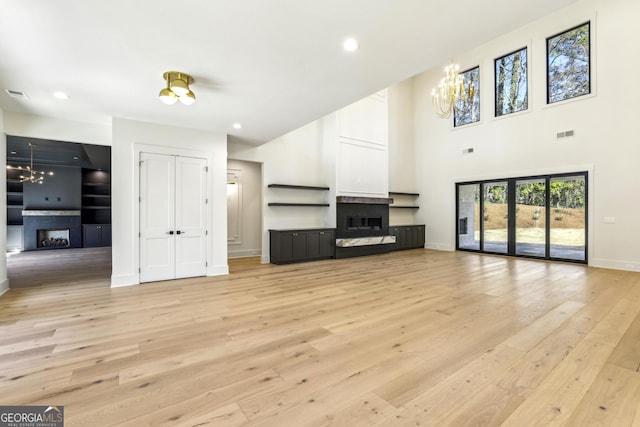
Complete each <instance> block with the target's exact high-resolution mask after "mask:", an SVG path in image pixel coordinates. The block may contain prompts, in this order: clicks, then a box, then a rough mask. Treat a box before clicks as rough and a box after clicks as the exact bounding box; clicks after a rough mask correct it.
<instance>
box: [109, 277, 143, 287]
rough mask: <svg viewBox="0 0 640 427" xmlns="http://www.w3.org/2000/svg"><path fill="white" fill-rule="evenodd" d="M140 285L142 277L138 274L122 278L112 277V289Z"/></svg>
mask: <svg viewBox="0 0 640 427" xmlns="http://www.w3.org/2000/svg"><path fill="white" fill-rule="evenodd" d="M139 284H140V276H139V275H138V274H122V275H120V276H113V275H112V276H111V287H112V288H120V287H123V286H132V285H139Z"/></svg>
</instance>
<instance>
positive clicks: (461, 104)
mask: <svg viewBox="0 0 640 427" xmlns="http://www.w3.org/2000/svg"><path fill="white" fill-rule="evenodd" d="M461 75H462V77H464V88H465V93H467V94H470V95H471V96H470V97H469V98H463V99H459V100H458V102H457V103H456V109H455V114H454V115H453V126H462V125H468V124H469V123H474V122H477V121H479V120H480V67H475V68H472V69H470V70H468V71H465V72H464V73H461Z"/></svg>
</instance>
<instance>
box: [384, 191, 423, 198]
mask: <svg viewBox="0 0 640 427" xmlns="http://www.w3.org/2000/svg"><path fill="white" fill-rule="evenodd" d="M389 194H396V195H398V196H415V197H418V196H419V195H420V193H401V192H399V191H389Z"/></svg>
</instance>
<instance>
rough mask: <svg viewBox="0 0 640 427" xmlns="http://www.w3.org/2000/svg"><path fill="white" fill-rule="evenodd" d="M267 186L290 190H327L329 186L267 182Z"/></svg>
mask: <svg viewBox="0 0 640 427" xmlns="http://www.w3.org/2000/svg"><path fill="white" fill-rule="evenodd" d="M268 187H269V188H289V189H292V190H321V191H328V190H329V187H313V186H309V185H289V184H269V185H268Z"/></svg>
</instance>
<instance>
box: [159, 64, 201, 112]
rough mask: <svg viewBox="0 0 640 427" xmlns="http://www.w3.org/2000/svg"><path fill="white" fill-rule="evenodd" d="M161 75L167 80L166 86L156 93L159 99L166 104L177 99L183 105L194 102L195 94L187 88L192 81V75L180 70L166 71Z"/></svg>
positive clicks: (173, 102)
mask: <svg viewBox="0 0 640 427" xmlns="http://www.w3.org/2000/svg"><path fill="white" fill-rule="evenodd" d="M162 77H164V80H165V81H166V82H167V87H165V88H164V89H162V90H161V91H160V94H159V95H158V96H159V97H160V101H162V102H164V103H165V104H168V105H172V104H175V103H176V102H177V101H180V102H181V103H183V104H185V105H191V104H193V103H194V102H196V96H195V95H194V94H193V92H192V91H191V89H189V85H190V84H192V83H193V77H191V76H190V75H189V74H186V73H182V72H180V71H166V72H165V73H164V74H163V75H162Z"/></svg>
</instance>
